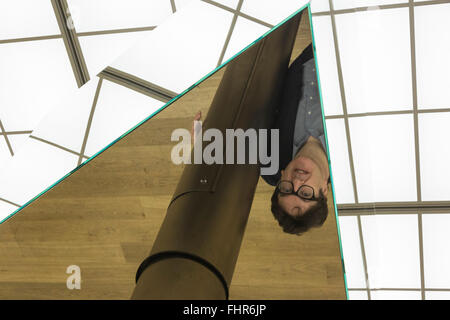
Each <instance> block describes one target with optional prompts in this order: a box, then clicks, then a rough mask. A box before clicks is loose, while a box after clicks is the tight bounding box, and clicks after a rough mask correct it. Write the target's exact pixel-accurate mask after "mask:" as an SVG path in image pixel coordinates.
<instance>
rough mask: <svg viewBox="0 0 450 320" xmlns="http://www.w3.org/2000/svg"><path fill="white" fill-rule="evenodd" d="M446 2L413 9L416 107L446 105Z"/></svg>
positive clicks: (449, 75)
mask: <svg viewBox="0 0 450 320" xmlns="http://www.w3.org/2000/svg"><path fill="white" fill-rule="evenodd" d="M449 16H450V4H449V3H447V4H442V5H432V6H431V5H430V6H420V7H416V8H415V9H414V21H415V32H416V57H417V58H416V59H417V62H416V63H417V98H418V107H419V108H420V109H430V108H450V90H448V84H449V83H450V60H449V59H448V57H449V56H450V41H448V39H450V19H449V18H448V17H449Z"/></svg>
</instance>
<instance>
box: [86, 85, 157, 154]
mask: <svg viewBox="0 0 450 320" xmlns="http://www.w3.org/2000/svg"><path fill="white" fill-rule="evenodd" d="M163 105H164V103H162V102H161V101H158V100H155V99H152V98H150V97H148V96H146V95H143V94H141V93H138V92H136V91H133V90H130V89H128V88H126V87H124V86H121V85H118V84H115V83H113V82H110V81H107V80H104V81H103V84H102V86H101V89H100V95H99V98H98V101H97V106H96V108H95V113H94V116H93V120H92V125H91V129H90V133H89V137H88V141H87V145H86V153H87V154H89V155H90V156H92V155H94V154H95V153H97V152H99V151H100V150H101V149H103V148H105V147H106V146H107V145H108V144H110V143H111V142H113V141H114V140H116V139H117V138H119V137H120V136H121V135H122V134H124V133H125V132H126V131H128V130H129V129H131V128H133V127H134V126H135V125H137V124H138V123H139V122H141V121H142V120H144V119H145V118H147V117H149V116H150V115H152V114H153V113H154V112H155V111H156V110H158V109H159V108H161V107H162V106H163Z"/></svg>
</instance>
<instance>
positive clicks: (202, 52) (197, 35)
mask: <svg viewBox="0 0 450 320" xmlns="http://www.w3.org/2000/svg"><path fill="white" fill-rule="evenodd" d="M174 16H175V15H174ZM232 18H233V14H232V13H230V12H228V11H225V10H223V9H219V8H218V7H216V6H213V5H210V4H207V3H204V2H202V1H200V2H194V3H192V4H191V5H187V6H186V7H185V8H184V9H183V10H181V11H180V12H177V13H176V20H175V19H174V20H173V22H174V23H169V24H163V25H161V26H159V27H158V29H157V30H156V31H155V32H152V33H151V34H150V35H149V37H148V38H146V41H141V42H139V43H138V44H137V45H136V46H133V49H132V50H129V51H127V52H126V53H125V54H124V55H122V56H121V57H120V58H118V59H117V60H116V61H114V62H113V63H112V65H111V66H112V67H114V68H117V69H119V70H121V71H124V72H127V73H131V74H133V75H135V76H137V77H139V78H142V79H145V80H147V81H150V82H152V83H155V84H157V85H159V86H161V87H163V88H166V89H169V90H172V91H175V92H182V91H184V90H185V89H187V88H188V87H190V86H191V85H193V84H194V83H195V82H196V81H198V80H199V79H201V78H202V77H204V76H205V75H206V74H207V73H208V72H210V71H212V70H213V69H214V68H215V67H216V65H217V61H218V60H219V57H220V53H221V51H222V48H223V45H224V43H225V38H226V36H227V34H228V30H229V28H230V25H231V20H232ZM155 43H157V44H158V45H157V46H155Z"/></svg>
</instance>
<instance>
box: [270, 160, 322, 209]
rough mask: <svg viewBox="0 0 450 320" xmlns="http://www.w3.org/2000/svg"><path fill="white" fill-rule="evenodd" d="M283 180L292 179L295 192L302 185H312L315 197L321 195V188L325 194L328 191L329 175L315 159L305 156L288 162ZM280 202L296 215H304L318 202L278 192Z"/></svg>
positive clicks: (282, 171)
mask: <svg viewBox="0 0 450 320" xmlns="http://www.w3.org/2000/svg"><path fill="white" fill-rule="evenodd" d="M281 180H287V181H291V182H292V184H293V186H294V190H293V191H294V192H297V190H298V189H299V188H300V187H301V186H302V185H308V186H310V187H312V188H313V189H314V197H315V198H317V197H318V196H319V191H320V190H322V192H323V194H324V196H326V195H327V192H328V188H327V181H328V177H324V175H323V173H322V172H321V171H320V169H319V167H318V165H317V164H316V163H315V162H314V161H313V160H311V159H310V158H307V157H304V156H299V157H296V158H295V159H293V160H292V161H291V162H290V163H289V164H288V166H287V167H286V169H285V170H281ZM278 203H279V205H280V207H281V208H282V209H283V210H284V211H285V212H287V213H288V214H289V215H291V216H293V217H295V216H301V215H303V214H304V213H305V212H306V211H307V210H309V209H310V208H311V207H312V206H314V205H315V204H316V203H317V202H316V201H314V200H304V199H302V198H300V197H298V196H296V195H281V194H278Z"/></svg>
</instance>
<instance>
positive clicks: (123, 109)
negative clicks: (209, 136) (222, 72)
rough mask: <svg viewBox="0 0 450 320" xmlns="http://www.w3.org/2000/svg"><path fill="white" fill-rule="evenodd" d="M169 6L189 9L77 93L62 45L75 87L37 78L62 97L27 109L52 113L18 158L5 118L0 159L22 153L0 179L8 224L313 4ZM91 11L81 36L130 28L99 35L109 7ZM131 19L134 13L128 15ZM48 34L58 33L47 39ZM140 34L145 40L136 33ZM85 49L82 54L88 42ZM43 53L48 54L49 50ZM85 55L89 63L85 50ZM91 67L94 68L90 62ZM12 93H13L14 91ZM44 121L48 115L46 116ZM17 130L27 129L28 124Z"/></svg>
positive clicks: (0, 215) (83, 6) (83, 13)
mask: <svg viewBox="0 0 450 320" xmlns="http://www.w3.org/2000/svg"><path fill="white" fill-rule="evenodd" d="M166 1H167V3H169V4H170V5H171V6H170V7H169V8H172V7H173V6H172V5H173V4H174V7H175V8H177V7H178V4H179V3H182V9H181V10H179V11H178V12H176V14H174V15H173V16H172V17H171V19H169V20H168V21H167V22H166V23H163V24H161V25H160V26H158V28H156V29H155V30H153V31H151V32H149V33H148V32H147V33H148V34H146V35H145V37H146V38H145V40H143V41H141V42H139V43H137V44H136V45H135V46H133V47H132V48H131V49H130V50H128V51H127V52H126V54H123V55H121V56H120V58H119V59H116V60H114V62H113V63H111V64H109V65H110V66H111V67H108V68H107V69H105V70H104V71H102V72H101V73H100V74H99V77H100V78H98V77H95V76H92V75H93V74H95V73H92V72H90V70H89V73H90V78H91V80H90V81H88V82H87V83H86V84H85V85H84V86H82V87H81V88H80V89H76V88H75V86H74V84H75V81H74V74H73V72H72V70H71V69H70V63H69V61H68V59H67V54H63V52H64V50H65V49H64V45H63V43H61V52H62V53H61V54H60V57H61V59H60V61H61V63H62V64H65V69H66V71H67V72H66V78H67V79H70V81H72V85H71V86H66V85H64V81H59V80H61V79H62V78H61V77H56V79H55V78H52V77H51V75H49V76H48V77H49V79H48V81H47V79H41V80H39V81H38V79H37V78H36V79H34V80H33V81H34V82H33V83H34V84H44V83H46V86H45V87H49V88H51V89H52V90H53V91H57V92H58V94H57V97H52V98H51V99H50V100H49V99H48V98H47V96H48V95H50V93H49V92H41V93H40V94H41V100H40V101H34V102H35V103H34V104H32V102H33V99H31V98H30V97H28V98H29V99H30V100H29V101H28V104H27V105H28V106H29V107H30V108H31V107H35V106H36V103H37V104H42V102H43V101H46V102H47V104H46V108H44V109H46V110H51V111H49V112H47V114H46V115H45V117H42V116H41V118H42V120H41V121H40V122H39V124H37V125H36V124H34V122H30V123H29V124H28V126H27V127H26V128H25V129H26V130H25V129H24V126H19V125H18V126H17V128H16V127H14V131H19V130H22V131H21V132H22V133H23V134H21V135H20V136H22V137H24V138H23V139H22V140H24V141H22V142H23V144H24V146H23V147H22V148H21V149H20V150H19V152H16V148H15V145H14V142H15V140H14V138H15V137H17V136H19V135H18V134H17V133H18V132H12V131H13V129H10V127H9V123H11V121H10V119H12V118H11V117H3V115H2V114H0V119H1V120H2V124H3V127H2V132H6V133H7V134H3V136H4V138H5V139H4V140H5V141H6V142H7V143H1V144H0V151H1V152H3V155H5V154H8V153H10V154H12V153H15V156H14V157H12V158H11V159H9V160H8V161H5V162H4V164H3V165H2V166H1V167H0V179H1V180H2V182H3V181H5V182H4V183H2V184H0V220H4V219H5V218H6V217H8V215H10V214H11V213H13V212H14V210H17V208H18V207H20V206H22V205H25V204H26V203H27V202H28V201H30V200H31V199H32V198H34V197H35V196H36V195H38V194H39V193H40V192H42V191H43V190H45V189H46V188H48V187H50V186H51V185H52V184H53V183H55V182H56V181H57V180H59V179H61V178H63V177H64V176H65V175H66V174H68V173H69V172H70V171H71V170H73V169H75V167H76V166H78V165H80V164H81V163H82V162H83V161H85V160H86V159H87V158H89V157H91V156H93V155H95V154H96V153H97V152H99V151H101V150H102V149H103V148H105V147H107V146H108V145H109V144H110V143H112V142H114V141H115V140H116V139H118V138H120V137H121V135H123V134H125V133H126V132H127V131H128V130H130V129H131V128H133V127H134V126H136V125H137V124H139V123H140V122H142V121H143V120H145V119H147V118H148V117H150V116H152V115H153V114H155V113H156V112H157V111H158V110H160V109H161V108H162V107H163V106H164V105H165V103H166V102H167V101H168V100H170V99H171V98H173V96H175V95H176V94H178V93H181V92H183V91H185V90H187V89H189V88H190V87H191V86H192V85H193V84H195V83H196V82H197V81H199V80H200V79H201V78H203V77H204V76H206V75H207V74H208V73H210V72H211V71H212V70H214V69H215V68H216V67H217V66H219V65H221V64H222V63H223V62H225V61H226V60H227V59H230V58H231V57H233V56H234V55H235V54H237V53H238V52H239V51H240V50H242V49H244V48H245V47H246V46H247V45H249V44H251V43H252V42H253V41H255V40H257V39H258V38H259V37H260V36H261V35H263V34H264V33H265V32H267V31H268V30H269V28H270V27H272V26H273V23H275V24H276V23H279V22H281V21H282V20H283V19H285V18H287V17H288V16H289V15H290V14H292V13H294V12H295V11H296V10H298V9H300V8H301V7H302V6H304V5H306V4H307V3H308V1H306V0H305V1H302V2H300V3H299V2H298V1H297V0H290V1H286V2H285V5H284V6H279V5H277V4H276V2H274V1H271V0H265V1H264V3H262V2H261V1H260V0H258V2H255V1H250V0H246V1H248V3H246V1H242V0H240V1H218V2H214V1H210V0H204V1H194V0H192V1H190V3H189V4H187V3H186V2H187V1H180V2H179V1H175V3H172V2H171V1H169V0H166ZM136 2H139V1H137V0H136ZM141 2H142V1H141ZM91 3H93V2H92V1H87V2H83V1H80V2H77V5H79V6H80V7H79V9H75V7H73V8H72V6H70V10H71V11H72V9H74V12H77V11H78V13H77V14H78V17H77V16H76V15H75V14H74V17H73V19H74V22H75V26H77V23H79V24H80V25H81V24H82V23H84V24H83V26H82V27H81V28H80V30H82V32H91V33H92V32H99V31H98V30H99V29H103V28H106V29H107V30H123V29H119V28H123V25H122V24H120V25H119V24H118V25H111V24H108V23H107V21H106V22H105V21H103V20H102V21H99V22H98V23H99V26H97V27H96V26H94V25H93V23H94V22H95V21H94V22H92V21H87V22H81V21H82V19H83V17H87V18H88V19H93V20H95V19H94V17H95V15H93V14H90V13H91V12H95V10H100V9H101V8H102V3H103V2H102V1H99V2H98V5H99V6H100V9H99V8H98V7H96V6H94V5H92V6H90V4H91ZM114 3H115V5H114V6H112V9H111V8H110V9H108V10H115V9H117V10H119V11H120V10H122V9H121V8H122V6H121V5H120V1H114ZM70 4H71V1H69V5H70ZM262 4H263V5H262ZM228 5H230V6H232V7H228ZM48 10H50V8H49V9H48ZM89 10H92V11H89ZM100 11H101V10H100ZM87 12H89V13H87ZM124 12H125V13H127V12H128V13H129V11H126V10H125V11H124ZM47 13H48V12H47ZM48 14H49V15H50V13H48ZM130 14H132V13H130ZM169 14H170V12H169ZM114 21H115V22H117V23H125V22H126V21H135V20H134V19H128V18H124V19H123V20H121V19H114ZM123 21H125V22H123ZM136 21H140V20H139V19H137V20H136ZM155 21H156V20H155ZM100 22H101V23H100ZM55 23H56V22H55ZM95 23H97V22H95ZM155 23H156V22H155ZM142 26H143V25H142V24H137V25H129V27H130V28H141V27H142ZM181 26H182V27H181ZM133 30H134V29H133ZM53 31H54V30H53ZM53 31H52V32H53ZM77 32H78V31H77ZM48 33H51V32H47V33H43V35H46V34H48ZM136 33H140V34H142V33H145V32H142V31H139V32H137V31H136ZM120 34H129V33H124V32H122V33H120ZM26 36H37V35H36V34H32V35H29V34H27V35H26ZM95 36H97V35H95ZM79 38H81V37H79ZM43 41H48V40H37V39H35V40H34V41H27V42H26V43H34V44H38V43H43ZM52 41H57V40H55V39H53V40H52ZM94 42H95V41H94ZM15 43H16V42H14V44H15ZM17 43H21V42H17ZM24 43H25V42H24ZM80 43H81V47H83V44H82V41H80ZM8 45H9V43H8ZM100 46H103V45H101V44H100ZM0 50H1V48H0ZM42 50H43V51H44V53H45V51H46V49H45V48H44V49H42ZM18 52H19V53H22V51H18ZM52 52H54V51H52ZM82 52H83V54H84V56H85V58H86V57H87V55H86V54H85V50H84V48H83V50H82ZM11 54H13V53H11ZM44 56H45V54H43V55H41V56H40V59H42V57H44ZM52 58H54V57H52ZM37 60H38V59H37ZM104 60H107V59H104ZM58 61H59V60H58ZM86 61H87V62H86V63H87V65H88V66H89V59H86ZM59 67H60V66H59ZM88 69H89V68H88ZM43 70H45V69H43ZM9 72H10V73H11V74H13V75H14V69H10V70H9ZM28 85H30V84H28ZM56 85H58V86H60V87H61V88H63V87H64V88H66V87H70V88H71V89H72V91H70V90H68V91H67V92H64V94H63V93H61V92H60V91H62V90H63V89H61V90H59V87H58V89H55V87H54V86H56ZM11 88H14V87H13V85H11ZM130 89H131V90H130ZM15 90H16V91H15V93H16V94H15V95H11V96H10V97H13V98H14V99H16V98H17V92H18V91H17V89H15ZM36 90H38V91H40V89H36ZM52 90H48V91H52ZM6 105H8V104H6ZM11 110H12V109H11ZM43 113H44V110H43V109H42V110H41V111H40V114H39V115H43ZM28 114H29V113H28V109H25V110H23V112H22V113H21V116H22V117H23V115H28ZM15 115H16V116H17V114H15ZM32 118H33V119H36V118H38V117H34V116H33V117H32ZM17 123H18V124H22V123H21V121H18V122H17ZM30 128H33V129H34V130H33V132H32V134H31V135H29V134H30V131H31V130H30ZM10 146H11V148H10V149H8V148H9V147H10Z"/></svg>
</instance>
